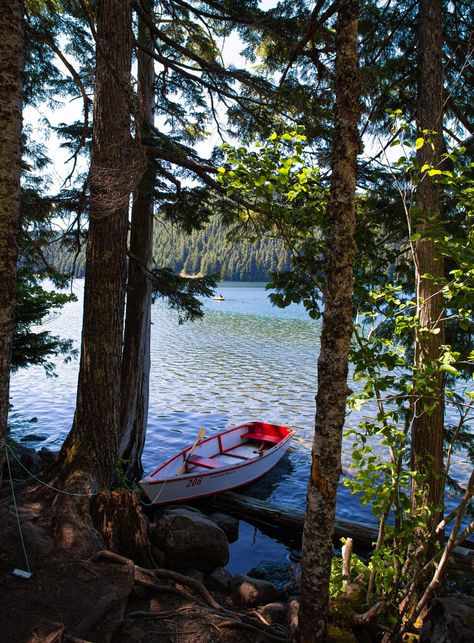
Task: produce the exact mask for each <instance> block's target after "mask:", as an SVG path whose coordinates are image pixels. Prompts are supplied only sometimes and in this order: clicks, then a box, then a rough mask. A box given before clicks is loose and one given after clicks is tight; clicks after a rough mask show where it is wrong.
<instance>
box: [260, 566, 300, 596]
mask: <svg viewBox="0 0 474 643" xmlns="http://www.w3.org/2000/svg"><path fill="white" fill-rule="evenodd" d="M247 574H248V576H251V577H252V578H261V579H262V580H266V581H268V582H269V583H272V584H273V585H275V587H277V588H278V589H279V590H280V591H281V592H284V593H285V594H286V595H287V596H289V595H291V594H297V593H299V588H298V583H297V579H296V578H295V575H294V573H293V571H292V566H291V565H289V564H284V563H276V562H274V561H272V560H262V562H261V563H259V564H258V565H257V566H256V567H252V569H250V570H249V571H248V572H247Z"/></svg>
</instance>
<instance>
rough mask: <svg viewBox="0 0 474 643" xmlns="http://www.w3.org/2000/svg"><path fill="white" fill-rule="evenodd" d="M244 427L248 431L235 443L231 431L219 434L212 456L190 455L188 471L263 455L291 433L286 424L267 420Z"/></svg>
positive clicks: (215, 467)
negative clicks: (267, 421)
mask: <svg viewBox="0 0 474 643" xmlns="http://www.w3.org/2000/svg"><path fill="white" fill-rule="evenodd" d="M242 428H244V429H247V431H245V432H244V433H241V434H240V440H239V441H238V442H237V443H235V438H233V439H232V441H230V438H231V432H229V433H228V434H223V435H222V436H220V435H219V436H217V437H218V439H216V440H215V442H216V446H217V445H218V446H219V449H218V450H217V451H216V453H215V454H212V455H211V456H210V457H204V456H201V455H198V454H195V453H193V454H191V455H190V456H188V457H187V460H186V473H191V472H198V471H202V470H210V469H218V468H220V467H228V466H229V465H233V464H235V465H237V464H240V463H242V462H244V461H245V460H250V459H252V458H255V457H256V456H262V455H263V454H264V452H265V451H267V450H268V449H271V448H272V447H274V446H275V445H276V444H279V443H280V442H281V441H282V440H284V438H286V437H287V435H288V434H289V433H290V429H288V428H287V427H285V426H277V425H275V424H267V423H265V422H251V423H249V424H248V425H245V426H244V427H242ZM226 435H228V436H229V442H230V443H227V444H226Z"/></svg>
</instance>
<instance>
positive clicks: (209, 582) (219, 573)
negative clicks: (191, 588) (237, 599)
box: [205, 567, 232, 592]
mask: <svg viewBox="0 0 474 643" xmlns="http://www.w3.org/2000/svg"><path fill="white" fill-rule="evenodd" d="M231 579H232V574H231V573H230V572H229V571H227V569H224V567H218V568H217V569H215V570H214V571H213V572H212V574H209V576H208V577H207V578H206V581H205V585H206V587H207V589H209V590H211V592H227V590H228V589H229V587H230V581H231Z"/></svg>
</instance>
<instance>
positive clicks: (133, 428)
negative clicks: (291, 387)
mask: <svg viewBox="0 0 474 643" xmlns="http://www.w3.org/2000/svg"><path fill="white" fill-rule="evenodd" d="M148 4H149V5H152V3H151V2H148ZM149 10H150V13H152V6H150V7H149ZM138 39H139V41H140V42H141V43H143V44H144V45H145V46H146V47H147V48H148V49H153V39H152V38H151V35H150V32H149V29H148V28H147V26H146V25H145V24H144V23H143V21H142V20H141V19H139V22H138ZM137 58H138V103H139V107H138V108H139V114H138V118H137V137H138V138H140V139H141V140H140V142H141V143H142V144H146V140H147V137H148V136H149V135H150V133H151V129H152V127H153V107H154V102H155V91H154V80H155V71H154V64H153V59H152V58H151V57H150V56H149V55H148V54H146V53H144V52H143V51H141V50H139V51H138V55H137ZM154 178H155V171H154V168H153V165H152V161H149V162H148V166H147V169H146V172H145V174H144V176H143V177H142V179H141V181H140V183H139V184H138V186H137V189H136V190H135V192H134V195H133V208H132V222H131V231H130V253H129V263H128V283H127V303H126V316H125V333H124V349H123V361H122V385H121V411H120V445H119V457H120V458H122V459H123V460H125V461H126V464H125V466H124V472H125V474H126V476H127V477H128V478H130V479H131V480H133V479H138V478H140V477H141V475H142V473H143V467H142V464H141V456H142V453H143V447H144V444H145V435H146V425H147V418H148V399H149V383H150V333H151V281H150V274H149V271H150V270H151V268H152V247H153V214H154V212H153V205H154V199H153V187H154Z"/></svg>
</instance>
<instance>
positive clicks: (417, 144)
mask: <svg viewBox="0 0 474 643" xmlns="http://www.w3.org/2000/svg"><path fill="white" fill-rule="evenodd" d="M424 144H425V139H424V138H423V137H422V136H419V137H418V138H417V139H416V141H415V147H416V149H417V150H419V149H420V148H421V147H423V145H424Z"/></svg>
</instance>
